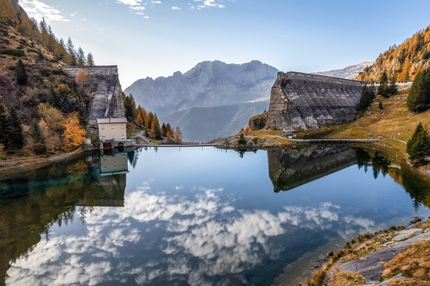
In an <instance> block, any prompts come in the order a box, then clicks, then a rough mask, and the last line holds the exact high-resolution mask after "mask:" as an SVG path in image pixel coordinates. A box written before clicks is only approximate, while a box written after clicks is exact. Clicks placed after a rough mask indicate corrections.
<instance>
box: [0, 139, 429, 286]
mask: <svg viewBox="0 0 430 286" xmlns="http://www.w3.org/2000/svg"><path fill="white" fill-rule="evenodd" d="M390 166H392V164H391V163H390V162H389V161H388V160H386V159H385V158H383V157H382V156H380V155H378V154H377V153H376V154H373V153H372V154H369V153H367V152H366V151H364V150H361V149H352V148H349V147H347V146H342V145H324V146H313V147H309V148H305V149H285V150H282V149H278V150H269V151H263V150H259V151H255V152H236V151H232V150H228V151H225V150H218V149H215V148H208V147H206V148H158V149H154V148H151V149H146V150H145V149H138V150H135V151H131V152H128V153H127V152H124V153H115V154H104V155H100V154H91V155H89V154H86V155H85V156H83V157H82V158H77V159H73V160H70V161H67V162H63V163H61V164H56V165H53V166H50V167H47V168H43V169H38V170H34V171H31V172H27V173H20V174H16V175H14V176H8V177H5V176H3V177H0V253H1V255H0V279H1V280H0V281H3V280H5V283H6V285H270V284H272V283H273V282H274V281H275V279H276V278H277V277H278V276H279V275H280V274H282V273H284V279H287V280H288V279H289V278H291V279H292V278H293V277H296V276H300V275H301V273H299V272H301V271H304V269H303V270H302V269H301V270H300V271H299V270H298V269H300V268H299V267H293V266H294V265H295V264H297V265H303V267H308V266H307V264H309V261H308V259H305V262H303V261H302V262H300V261H301V260H304V259H303V257H310V258H309V259H315V258H317V257H318V256H319V255H321V254H322V253H324V252H323V251H326V250H329V249H332V250H335V249H336V247H339V245H340V244H342V245H343V244H345V242H346V241H347V240H351V239H352V238H353V237H355V236H356V235H357V234H359V233H366V232H375V231H377V230H381V229H384V228H387V227H389V226H391V225H401V224H403V225H407V224H408V222H409V221H410V220H411V219H413V218H414V217H415V216H421V217H427V216H428V215H430V210H429V208H428V207H427V206H429V205H430V191H429V185H428V184H427V183H426V182H424V181H422V180H421V179H420V178H419V177H417V176H416V175H415V174H414V173H412V172H411V171H410V170H409V169H407V168H405V167H403V166H394V167H395V168H390ZM392 167H393V166H392ZM300 263H302V264H300ZM308 270H309V269H308ZM1 283H2V282H0V284H1Z"/></svg>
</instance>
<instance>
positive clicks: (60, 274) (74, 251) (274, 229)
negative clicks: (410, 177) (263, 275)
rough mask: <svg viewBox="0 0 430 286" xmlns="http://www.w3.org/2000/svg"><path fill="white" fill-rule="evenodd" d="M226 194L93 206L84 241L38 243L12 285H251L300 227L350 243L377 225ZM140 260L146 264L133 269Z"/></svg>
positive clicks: (324, 210) (147, 196)
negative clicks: (248, 203) (331, 232)
mask: <svg viewBox="0 0 430 286" xmlns="http://www.w3.org/2000/svg"><path fill="white" fill-rule="evenodd" d="M222 192H223V189H222V188H217V189H210V188H202V187H199V188H196V189H194V190H193V193H192V194H193V195H192V196H188V195H186V194H183V195H181V194H175V195H170V194H166V193H155V192H152V191H151V187H150V184H149V183H146V184H145V185H144V186H142V187H141V188H139V189H138V190H136V191H134V192H131V193H128V194H126V196H125V204H124V208H106V207H100V208H97V207H96V208H94V209H93V211H92V212H91V213H89V214H87V217H86V222H85V225H84V226H83V227H85V235H81V236H79V235H70V234H69V235H62V234H60V235H58V236H56V235H52V236H51V238H50V240H49V241H41V242H39V243H38V244H37V245H35V247H34V250H33V251H32V252H31V253H29V255H28V257H27V258H19V259H17V261H16V262H14V263H12V266H11V268H10V269H9V270H8V272H7V274H8V275H9V277H10V278H8V279H9V280H8V283H10V284H22V285H35V284H38V283H39V284H43V285H64V284H86V285H95V284H97V283H101V282H108V281H119V280H121V279H125V277H127V276H125V275H133V276H134V278H135V280H136V282H137V283H138V284H145V283H151V282H154V279H157V280H158V281H164V280H165V279H171V280H169V281H175V279H180V280H182V281H187V283H188V284H190V285H211V282H213V280H212V279H213V278H216V279H223V278H220V277H226V278H225V279H227V280H225V281H220V283H219V285H223V284H225V285H227V284H229V283H228V279H229V278H231V277H233V276H235V279H238V280H237V281H240V279H245V278H244V277H243V274H242V273H243V271H252V268H253V267H255V266H257V265H259V264H260V263H261V262H262V261H264V260H265V259H267V258H271V259H275V258H277V257H279V255H280V254H281V253H282V252H283V251H284V250H285V249H286V248H287V247H289V246H288V245H279V244H275V243H274V242H273V238H274V237H276V236H285V237H287V236H292V235H294V231H295V230H298V229H301V230H303V231H309V232H310V233H312V234H315V233H320V232H321V230H325V229H330V228H332V227H333V226H335V225H336V224H337V226H336V228H337V229H339V230H338V233H339V234H340V235H341V236H343V237H352V236H353V235H354V234H356V232H357V231H360V232H362V231H363V230H366V231H370V230H372V228H373V227H375V224H374V222H373V221H371V220H368V219H365V218H360V217H354V216H352V215H350V214H346V215H345V214H344V213H343V211H342V210H341V208H340V207H339V206H336V205H333V204H331V203H321V204H319V205H316V206H306V207H302V206H286V207H284V208H283V209H280V210H279V211H269V210H259V209H253V210H245V209H240V208H237V207H234V206H233V202H234V201H235V197H234V196H227V198H226V196H223V194H222ZM76 212H77V213H79V210H77V211H76ZM339 225H340V226H341V227H339ZM277 240H279V241H280V240H282V237H280V238H279V239H277ZM156 241H157V242H156ZM154 242H156V243H154ZM136 249H139V252H138V253H135V252H133V251H135V250H136ZM148 253H151V254H152V255H150V256H149V255H148ZM137 257H139V261H141V262H140V264H137V265H136V264H135V263H134V264H133V263H129V262H130V261H134V260H136V259H135V258H137ZM47 269H49V271H47ZM124 281H125V280H124Z"/></svg>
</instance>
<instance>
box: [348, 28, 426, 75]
mask: <svg viewBox="0 0 430 286" xmlns="http://www.w3.org/2000/svg"><path fill="white" fill-rule="evenodd" d="M429 66H430V26H429V27H427V28H426V29H424V30H422V31H419V32H417V33H415V34H414V35H413V36H412V37H411V38H409V39H407V40H405V41H404V42H403V43H402V44H400V45H399V46H397V45H393V46H392V47H389V49H388V50H387V51H385V52H384V53H382V54H380V55H379V57H378V58H377V59H376V61H375V63H374V64H373V65H371V66H369V67H366V68H365V69H364V70H363V71H362V72H361V73H360V74H359V75H358V76H357V78H356V79H357V80H361V81H367V82H377V81H379V79H380V78H381V76H382V74H383V73H384V71H386V72H387V75H388V78H394V79H395V80H396V81H397V82H403V81H412V80H414V78H415V76H416V75H417V74H418V73H419V72H420V71H422V70H424V69H426V68H428V67H429Z"/></svg>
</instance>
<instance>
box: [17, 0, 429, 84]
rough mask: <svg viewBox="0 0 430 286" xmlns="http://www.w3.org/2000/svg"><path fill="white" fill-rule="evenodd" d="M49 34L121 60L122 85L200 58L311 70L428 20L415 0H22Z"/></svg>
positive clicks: (362, 54)
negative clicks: (50, 29) (44, 22)
mask: <svg viewBox="0 0 430 286" xmlns="http://www.w3.org/2000/svg"><path fill="white" fill-rule="evenodd" d="M19 3H20V5H21V6H22V7H23V8H24V9H25V10H26V11H27V13H28V14H29V16H30V17H34V18H36V19H38V20H40V19H41V18H42V17H44V18H45V20H46V21H47V22H48V23H49V24H50V25H51V28H52V30H53V32H54V34H55V35H56V36H57V37H58V38H60V37H62V38H63V39H64V40H65V41H67V38H68V37H69V36H70V38H71V39H72V41H73V43H74V45H75V48H78V47H82V49H83V50H84V52H85V53H88V52H92V54H93V55H94V59H95V62H96V64H98V65H118V68H119V73H120V80H121V84H122V87H123V89H125V88H126V87H128V86H130V85H131V84H132V83H133V82H134V81H136V80H137V79H140V78H144V77H147V76H149V77H152V78H156V77H158V76H169V75H172V74H173V73H174V72H175V71H181V72H182V73H185V72H186V71H188V70H189V69H191V68H192V67H193V66H195V65H196V64H197V63H198V62H201V61H205V60H220V61H223V62H226V63H237V64H240V63H245V62H249V61H251V60H260V61H262V62H263V63H267V64H269V65H272V66H274V67H276V68H277V69H279V70H281V71H291V70H293V71H301V72H314V71H325V70H331V69H338V68H343V67H346V66H348V65H353V64H358V63H360V62H363V61H373V60H375V59H376V57H377V56H378V55H379V54H380V53H382V52H384V51H385V50H387V49H388V47H389V46H391V45H394V44H397V45H398V44H401V43H402V42H403V41H404V40H405V39H406V38H409V37H411V36H412V35H413V34H414V33H415V32H417V31H419V30H421V29H424V28H426V27H427V26H428V25H430V17H429V13H428V11H430V1H428V0H414V1H405V0H403V1H399V0H378V1H375V0H361V1H352V0H351V1H348V0H312V1H311V0H296V1H290V0H73V1H71V0H19Z"/></svg>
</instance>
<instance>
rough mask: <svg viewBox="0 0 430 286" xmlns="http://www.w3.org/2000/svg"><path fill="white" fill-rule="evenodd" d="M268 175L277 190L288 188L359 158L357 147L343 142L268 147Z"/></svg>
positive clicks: (310, 180)
mask: <svg viewBox="0 0 430 286" xmlns="http://www.w3.org/2000/svg"><path fill="white" fill-rule="evenodd" d="M267 156H268V162H269V177H270V179H271V180H272V183H273V189H274V191H275V192H279V191H288V190H290V189H293V188H295V187H298V186H300V185H304V184H306V183H309V182H312V181H314V180H317V179H319V178H322V177H324V176H327V175H329V174H331V173H334V172H337V171H339V170H342V169H344V168H347V167H349V166H351V165H353V164H355V163H356V162H357V157H356V151H355V150H354V149H352V148H351V147H349V146H347V145H343V144H322V145H312V146H310V147H306V148H302V149H274V150H268V151H267Z"/></svg>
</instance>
